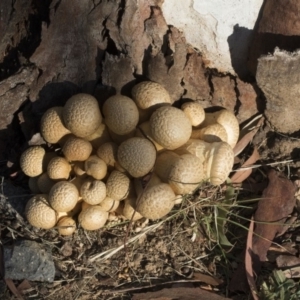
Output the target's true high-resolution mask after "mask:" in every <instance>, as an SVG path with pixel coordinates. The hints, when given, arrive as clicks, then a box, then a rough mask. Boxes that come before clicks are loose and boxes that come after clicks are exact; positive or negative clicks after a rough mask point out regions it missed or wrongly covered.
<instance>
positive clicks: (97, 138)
mask: <svg viewBox="0 0 300 300" xmlns="http://www.w3.org/2000/svg"><path fill="white" fill-rule="evenodd" d="M84 139H85V140H87V141H89V142H90V143H91V144H92V146H93V147H94V148H95V149H98V148H99V147H100V146H101V145H102V144H104V143H106V142H109V141H111V137H110V135H109V132H108V129H107V126H106V125H105V124H104V123H101V124H100V126H99V127H98V128H97V130H96V131H95V132H94V133H92V134H91V135H89V136H87V137H85V138H84Z"/></svg>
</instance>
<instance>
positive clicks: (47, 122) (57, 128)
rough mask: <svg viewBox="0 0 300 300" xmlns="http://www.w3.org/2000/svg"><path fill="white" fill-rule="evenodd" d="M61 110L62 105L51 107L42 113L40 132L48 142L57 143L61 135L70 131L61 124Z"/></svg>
mask: <svg viewBox="0 0 300 300" xmlns="http://www.w3.org/2000/svg"><path fill="white" fill-rule="evenodd" d="M62 112H63V107H62V106H56V107H52V108H49V109H48V110H47V111H46V112H45V113H44V115H43V117H42V119H41V125H40V130H41V134H42V136H43V138H44V139H45V141H46V142H48V143H50V144H57V143H58V142H59V141H60V140H61V138H62V137H64V136H65V135H67V134H69V133H71V132H70V130H68V129H67V128H66V127H65V126H64V124H63V120H62Z"/></svg>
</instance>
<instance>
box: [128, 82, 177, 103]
mask: <svg viewBox="0 0 300 300" xmlns="http://www.w3.org/2000/svg"><path fill="white" fill-rule="evenodd" d="M131 94H132V98H133V100H134V101H135V103H136V105H137V106H138V107H139V108H141V109H147V108H149V107H151V106H154V105H157V104H161V103H169V104H171V97H170V95H169V93H168V91H167V90H166V89H165V88H164V87H163V86H162V85H161V84H159V83H156V82H153V81H143V82H140V83H138V84H137V85H135V86H134V87H133V89H132V91H131Z"/></svg>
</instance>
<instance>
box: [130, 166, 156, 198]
mask: <svg viewBox="0 0 300 300" xmlns="http://www.w3.org/2000/svg"><path fill="white" fill-rule="evenodd" d="M159 183H162V181H161V179H160V178H159V177H158V176H157V175H156V174H155V173H154V172H152V173H150V174H149V175H147V176H145V177H143V179H141V178H134V180H133V186H134V191H135V193H134V197H135V198H136V195H137V196H139V195H140V194H142V193H143V192H144V190H145V189H146V188H149V187H151V186H154V185H157V184H159ZM130 194H132V193H130V192H129V195H128V197H127V198H130ZM134 197H133V196H131V198H134ZM127 198H126V199H127Z"/></svg>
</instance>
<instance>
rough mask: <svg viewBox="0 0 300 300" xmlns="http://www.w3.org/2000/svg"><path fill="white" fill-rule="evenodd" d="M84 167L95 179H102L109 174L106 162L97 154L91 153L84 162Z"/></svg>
mask: <svg viewBox="0 0 300 300" xmlns="http://www.w3.org/2000/svg"><path fill="white" fill-rule="evenodd" d="M84 169H85V172H86V174H88V175H90V176H92V177H93V178H95V179H98V180H101V179H103V178H104V177H105V176H106V174H107V165H106V163H105V162H104V161H103V160H102V159H101V158H99V157H98V156H97V155H91V156H90V157H89V158H88V159H87V160H86V161H85V163H84Z"/></svg>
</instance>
